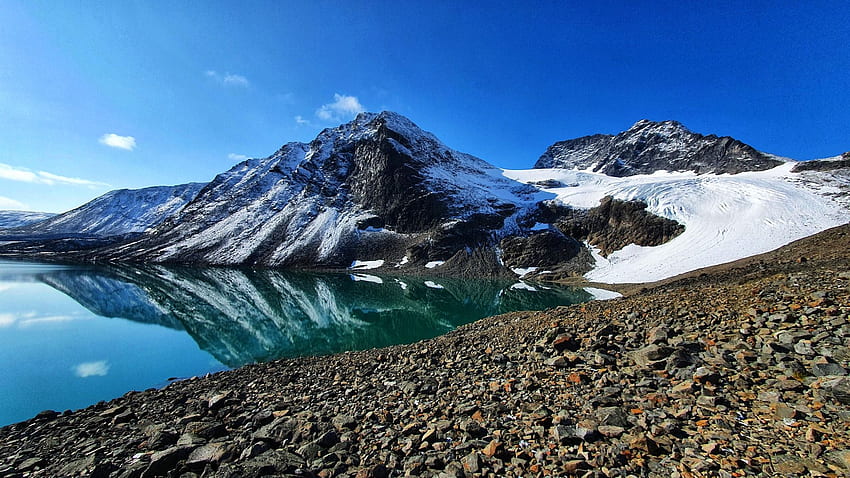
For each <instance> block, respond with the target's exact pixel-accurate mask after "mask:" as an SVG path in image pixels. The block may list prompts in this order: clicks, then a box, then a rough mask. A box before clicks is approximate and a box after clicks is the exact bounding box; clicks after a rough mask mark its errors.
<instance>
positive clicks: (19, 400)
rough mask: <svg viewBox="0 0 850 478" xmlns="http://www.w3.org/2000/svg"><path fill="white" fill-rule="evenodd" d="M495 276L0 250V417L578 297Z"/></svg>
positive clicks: (383, 342) (417, 334)
mask: <svg viewBox="0 0 850 478" xmlns="http://www.w3.org/2000/svg"><path fill="white" fill-rule="evenodd" d="M590 299H591V296H590V294H589V293H587V292H585V291H584V290H581V289H568V288H553V287H551V286H548V285H547V286H545V287H543V286H540V285H536V284H524V283H518V282H516V281H513V282H505V281H486V280H468V279H463V280H458V279H446V278H430V279H429V278H422V277H415V278H414V277H388V276H377V275H374V274H368V271H362V272H357V273H352V274H317V273H305V272H283V271H273V270H251V269H231V268H185V267H184V268H175V267H164V266H93V265H79V266H76V265H75V266H65V265H55V264H37V263H26V262H11V261H0V370H2V372H0V426H2V425H8V424H10V423H14V422H17V421H21V420H26V419H28V418H31V417H32V416H34V415H35V414H36V413H38V412H40V411H42V410H46V409H52V410H58V411H63V410H67V409H78V408H82V407H86V406H88V405H91V404H94V403H97V402H98V401H101V400H109V399H112V398H115V397H118V396H121V395H123V394H124V393H126V392H128V391H130V390H144V389H146V388H150V387H161V386H164V385H166V384H167V383H168V381H169V380H174V379H180V378H187V377H191V376H195V375H202V374H205V373H209V372H216V371H220V370H225V369H228V368H234V367H238V366H240V365H244V364H248V363H253V362H261V361H268V360H274V359H277V358H285V357H295V356H304V355H320V354H329V353H335V352H342V351H346V350H360V349H368V348H373V347H383V346H387V345H393V344H399V343H410V342H415V341H417V340H422V339H426V338H430V337H435V336H437V335H440V334H444V333H446V332H448V331H450V330H452V329H454V328H455V327H458V326H460V325H463V324H466V323H469V322H473V321H475V320H477V319H480V318H483V317H487V316H491V315H495V314H500V313H505V312H510V311H514V310H540V309H546V308H550V307H555V306H558V305H568V304H573V303H578V302H584V301H587V300H590Z"/></svg>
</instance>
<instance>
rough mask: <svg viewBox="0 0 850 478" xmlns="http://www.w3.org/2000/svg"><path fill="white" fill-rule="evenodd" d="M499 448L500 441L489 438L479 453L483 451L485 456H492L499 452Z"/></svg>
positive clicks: (500, 446)
mask: <svg viewBox="0 0 850 478" xmlns="http://www.w3.org/2000/svg"><path fill="white" fill-rule="evenodd" d="M501 448H502V442H500V441H497V440H491V441H490V443H488V444H487V446H485V447H484V449H482V450H481V453H484V455H485V456H488V457H493V456H495V455H496V454H497V453H499V451H500V450H501Z"/></svg>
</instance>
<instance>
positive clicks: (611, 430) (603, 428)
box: [597, 425, 626, 438]
mask: <svg viewBox="0 0 850 478" xmlns="http://www.w3.org/2000/svg"><path fill="white" fill-rule="evenodd" d="M597 430H598V431H599V433H600V434H601V435H602V436H604V437H608V438H616V437H618V436H620V435H622V434H623V432H625V431H626V429H625V428H623V427H618V426H615V425H599V428H598V429H597Z"/></svg>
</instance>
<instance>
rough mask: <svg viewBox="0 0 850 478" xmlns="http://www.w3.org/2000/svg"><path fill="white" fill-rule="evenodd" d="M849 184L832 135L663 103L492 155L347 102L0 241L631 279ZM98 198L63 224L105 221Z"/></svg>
mask: <svg viewBox="0 0 850 478" xmlns="http://www.w3.org/2000/svg"><path fill="white" fill-rule="evenodd" d="M543 166H552V167H550V168H543ZM195 187H197V188H199V187H200V186H198V185H196V186H195ZM848 191H850V155H848V154H846V153H845V154H844V155H842V156H839V157H836V158H828V159H825V160H818V161H813V162H797V161H794V160H790V159H785V158H779V157H776V156H772V155H769V154H766V153H762V152H759V151H756V150H755V149H753V148H752V147H750V146H747V145H746V144H743V143H741V142H740V141H737V140H735V139H732V138H728V137H724V138H718V137H716V136H713V135H710V136H703V135H699V134H695V133H691V132H690V131H688V130H687V129H685V128H684V127H683V126H682V125H681V124H679V123H676V122H673V121H665V122H661V123H653V122H649V121H646V120H642V121H639V122H638V123H636V124H635V125H634V126H633V127H632V128H630V129H629V130H628V131H626V132H623V133H620V134H618V135H616V136H612V135H594V136H588V137H585V138H579V139H575V140H570V141H564V142H560V143H556V144H555V145H553V146H551V147H550V148H549V149H548V150H547V152H546V153H545V154H544V155H543V156H542V157H541V160H540V161H538V164H537V167H536V168H535V169H531V170H521V171H508V170H501V169H499V168H496V167H494V166H492V165H490V164H489V163H487V162H485V161H483V160H481V159H479V158H476V157H473V156H470V155H468V154H464V153H460V152H458V151H455V150H452V149H451V148H449V147H447V146H446V145H444V144H443V143H441V142H440V141H439V140H438V139H437V138H436V137H434V136H433V135H432V134H430V133H427V132H425V131H423V130H421V129H420V128H419V127H418V126H416V125H415V124H413V123H412V122H411V121H410V120H408V119H407V118H404V117H403V116H400V115H398V114H395V113H390V112H383V113H380V114H374V113H363V114H360V115H359V116H357V118H356V119H354V120H353V121H351V122H349V123H346V124H343V125H340V126H339V127H337V128H332V129H326V130H324V131H322V132H321V133H320V134H319V135H318V137H317V138H316V139H315V140H313V141H312V142H310V143H289V144H286V145H284V146H283V147H282V148H281V149H280V150H278V151H277V152H276V153H275V154H273V155H271V156H269V157H267V158H262V159H250V160H247V161H244V162H242V163H240V164H238V165H236V166H235V167H233V168H232V169H231V170H229V171H227V172H225V173H222V174H220V175H218V176H217V177H216V178H215V179H214V180H213V181H212V182H210V183H209V184H207V185H206V186H204V187H203V189H201V190H200V191H199V192H197V191H187V192H186V194H185V195H181V194H174V197H175V198H176V197H178V196H179V200H177V199H175V201H174V202H173V203H170V202H169V203H168V204H173V207H172V208H168V210H167V211H165V210H163V212H162V213H161V214H159V215H157V219H156V220H152V221H150V222H149V223H147V224H148V225H152V227H149V228H147V229H146V230H145V231H144V232H142V233H140V234H138V235H136V236H134V237H132V238H125V239H124V240H123V242H120V243H116V242H115V241H111V243H110V242H109V241H99V242H98V241H90V242H88V243H84V242H83V241H76V242H75V241H73V240H72V241H64V242H61V241H60V242H58V243H57V242H51V241H43V242H41V243H38V242H33V243H24V242H20V243H11V244H6V245H0V254H3V255H13V256H17V257H22V256H23V257H27V258H45V259H55V258H57V257H61V258H62V259H66V260H86V261H101V260H109V261H119V262H121V261H123V262H154V263H184V264H215V265H261V266H270V267H300V268H332V269H341V268H349V267H350V268H352V269H356V270H358V271H360V270H364V269H377V270H379V271H380V270H383V271H384V272H385V273H386V272H387V271H389V270H391V271H393V273H402V274H422V275H436V276H446V275H455V276H464V275H465V276H497V275H508V274H511V273H512V272H511V271H513V273H516V274H519V275H526V274H530V275H535V274H536V275H543V276H547V277H549V278H558V277H564V276H568V275H579V274H585V277H587V278H588V279H591V280H595V281H600V282H645V281H651V280H658V279H663V278H667V277H670V276H673V275H676V274H679V273H683V272H687V271H691V270H694V269H697V268H700V267H705V266H710V265H715V264H719V263H722V262H727V261H731V260H735V259H739V258H742V257H747V256H750V255H754V254H758V253H761V252H766V251H768V250H771V249H774V248H776V247H779V246H782V245H784V244H787V243H789V242H791V241H794V240H796V239H800V238H802V237H805V236H808V235H811V234H814V233H817V232H820V231H822V230H824V229H827V228H829V227H832V226H836V225H839V224H843V223H846V222H848V221H850V208H848V207H850V194H848ZM195 193H197V194H195ZM110 194H118V193H110ZM107 196H110V195H106V196H104V198H105V197H107ZM158 197H161V196H158ZM96 202H97V200H96V201H93V202H92V203H90V204H94V203H96ZM114 202H115V201H112V202H110V204H112V205H111V206H110V207H104V208H102V210H101V211H99V212H94V213H92V214H90V215H87V216H86V220H85V221H83V222H80V223H78V224H77V230H78V231H88V230H90V229H86V227H84V226H83V224H95V225H98V226H99V227H104V226H106V225H107V224H110V223H112V222H114V219H113V218H115V217H116V215H115V211H116V210H117V209H120V208H117V207H115V206H114ZM129 202H130V203H131V204H132V205H131V206H128V207H127V210H128V211H130V212H131V213H137V212H138V211H139V210H143V209H144V208H143V207H141V206H140V204H141V202H140V201H138V200H134V201H129ZM162 203H163V204H164V203H165V202H162ZM72 212H73V211H72ZM66 214H70V213H66ZM169 214H170V215H169ZM166 215H168V217H167V218H166V217H165V216H166ZM63 216H64V215H63ZM63 216H57V217H56V218H53V219H49V220H47V221H43V222H42V223H39V224H37V226H41V225H42V224H52V223H54V222H55V221H56V220H57V219H59V218H62V217H63ZM130 216H131V217H135V216H133V215H132V214H130ZM104 217H105V218H106V219H104ZM122 224H124V225H123V226H122V228H123V230H128V229H129V227H128V226H127V225H126V224H127V223H126V222H124V223H122ZM142 229H144V228H143V227H139V228H138V229H134V230H136V231H139V230H142ZM101 230H102V229H101Z"/></svg>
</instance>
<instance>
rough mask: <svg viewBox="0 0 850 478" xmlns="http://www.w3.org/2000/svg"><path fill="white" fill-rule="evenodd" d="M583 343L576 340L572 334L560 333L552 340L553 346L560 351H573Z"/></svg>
mask: <svg viewBox="0 0 850 478" xmlns="http://www.w3.org/2000/svg"><path fill="white" fill-rule="evenodd" d="M580 346H581V344H579V343H578V342H576V341H575V340H574V339H573V337H572V336H571V335H559V336H558V337H556V338H555V340H553V341H552V347H553V348H554V349H555V350H556V351H558V352H564V351H567V350H569V351H573V352H575V351H576V350H578V349H579V347H580Z"/></svg>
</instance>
